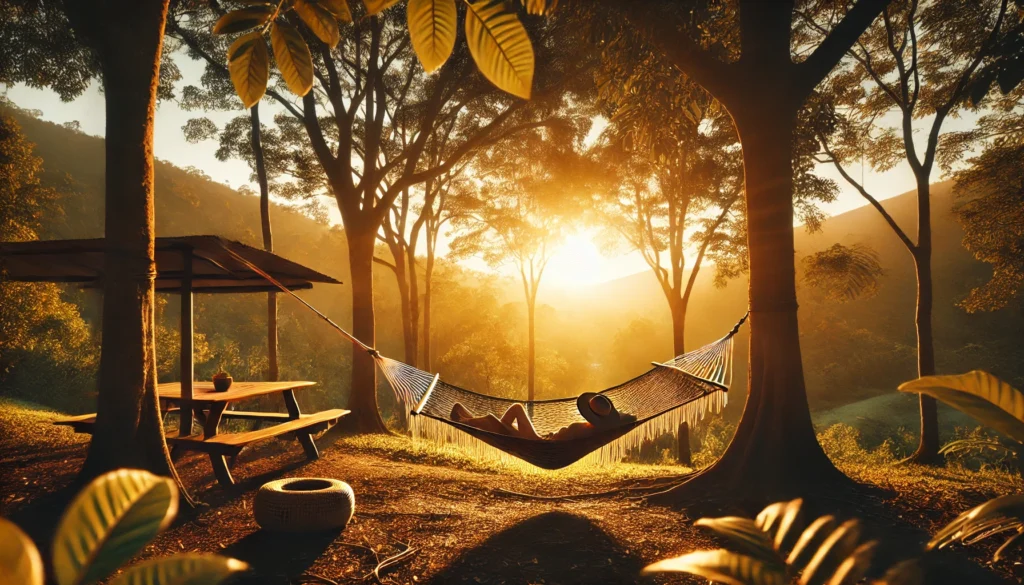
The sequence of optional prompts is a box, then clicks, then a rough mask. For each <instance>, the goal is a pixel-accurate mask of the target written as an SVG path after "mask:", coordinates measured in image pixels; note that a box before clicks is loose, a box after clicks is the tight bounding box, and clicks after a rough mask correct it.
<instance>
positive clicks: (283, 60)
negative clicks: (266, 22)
mask: <svg viewBox="0 0 1024 585" xmlns="http://www.w3.org/2000/svg"><path fill="white" fill-rule="evenodd" d="M270 45H271V46H272V47H273V48H274V58H275V59H277V68H278V69H279V70H280V71H281V76H282V77H284V82H285V83H286V84H287V85H288V89H290V90H291V92H292V93H294V94H295V95H300V96H301V95H306V94H307V93H309V90H310V89H312V87H313V57H312V56H311V55H310V54H309V47H308V46H306V41H305V40H304V39H303V38H302V35H301V34H299V31H298V30H296V29H295V27H294V26H292V25H290V24H288V23H284V22H274V24H273V25H271V27H270Z"/></svg>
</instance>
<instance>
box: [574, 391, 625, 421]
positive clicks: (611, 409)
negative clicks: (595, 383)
mask: <svg viewBox="0 0 1024 585" xmlns="http://www.w3.org/2000/svg"><path fill="white" fill-rule="evenodd" d="M594 398H597V399H598V401H601V402H607V404H608V413H607V414H599V413H598V412H595V410H594V405H592V404H591V401H592V400H593V399H594ZM576 408H578V409H579V411H580V414H582V415H583V418H585V419H587V422H589V423H590V424H592V425H594V426H595V427H608V426H614V425H615V424H617V423H618V422H619V420H620V418H621V417H620V415H619V411H618V410H615V403H613V402H612V401H611V399H610V398H608V397H607V396H605V395H604V394H598V393H597V392H584V393H583V394H580V396H579V398H577V399H576Z"/></svg>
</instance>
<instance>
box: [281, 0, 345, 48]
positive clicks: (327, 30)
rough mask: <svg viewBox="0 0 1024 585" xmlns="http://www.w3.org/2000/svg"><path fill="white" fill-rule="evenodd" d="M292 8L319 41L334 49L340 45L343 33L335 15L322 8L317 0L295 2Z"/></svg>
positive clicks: (297, 0) (296, 0)
mask: <svg viewBox="0 0 1024 585" xmlns="http://www.w3.org/2000/svg"><path fill="white" fill-rule="evenodd" d="M292 8H294V9H295V13H296V14H298V15H299V18H301V19H302V22H304V23H306V26H308V27H309V30H311V31H313V34H315V35H316V37H317V38H318V39H320V40H321V41H323V42H325V43H327V45H328V46H330V47H331V48H332V49H333V48H334V47H336V46H337V45H338V41H340V40H341V31H340V30H338V21H337V20H335V16H334V13H332V12H331V11H330V10H328V9H327V7H325V6H321V5H320V3H318V2H316V0H295V3H294V4H293V5H292Z"/></svg>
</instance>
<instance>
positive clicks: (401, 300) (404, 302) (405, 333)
mask: <svg viewBox="0 0 1024 585" xmlns="http://www.w3.org/2000/svg"><path fill="white" fill-rule="evenodd" d="M393 252H398V253H397V254H395V253H393V254H392V256H393V257H394V259H395V270H394V272H395V280H396V282H397V283H398V308H399V311H400V312H401V315H402V347H403V349H404V351H405V363H407V364H409V365H410V366H415V365H416V340H415V338H414V336H415V333H414V332H413V327H412V307H411V305H412V302H413V300H412V299H411V297H410V291H409V279H408V276H407V274H406V271H405V264H404V262H403V261H402V253H401V251H399V250H397V249H396V250H393Z"/></svg>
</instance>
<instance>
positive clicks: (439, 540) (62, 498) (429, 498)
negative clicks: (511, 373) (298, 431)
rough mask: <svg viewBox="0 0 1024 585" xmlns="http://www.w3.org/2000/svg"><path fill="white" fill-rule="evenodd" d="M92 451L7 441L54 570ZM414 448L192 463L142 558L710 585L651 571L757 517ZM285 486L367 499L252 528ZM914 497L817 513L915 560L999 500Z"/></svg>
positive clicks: (464, 577)
mask: <svg viewBox="0 0 1024 585" xmlns="http://www.w3.org/2000/svg"><path fill="white" fill-rule="evenodd" d="M0 430H3V429H0ZM7 430H8V431H9V430H11V429H7ZM8 436H9V435H8ZM81 440H82V438H81V437H77V438H69V439H68V440H67V441H65V442H64V443H62V444H60V445H32V444H30V445H27V446H26V445H22V444H18V443H12V442H10V441H8V442H7V443H0V513H2V514H3V515H5V516H9V517H11V518H13V519H14V521H15V522H17V523H19V524H20V525H21V526H23V527H24V528H25V529H26V531H27V532H29V534H30V535H31V536H32V537H33V538H34V539H36V541H37V542H38V543H40V545H41V548H43V552H44V557H45V556H46V555H47V551H46V548H47V547H46V542H47V541H48V540H49V539H50V538H52V530H53V526H54V525H55V524H56V522H57V519H58V517H59V513H60V510H61V509H62V507H63V505H65V504H66V502H67V501H68V498H69V497H70V496H71V495H72V494H73V493H74V489H75V488H74V486H73V481H74V476H75V473H76V472H77V470H78V469H79V467H80V465H81V463H82V461H83V458H84V453H85V444H84V443H83V442H81ZM409 444H410V441H409V440H407V439H403V438H389V439H358V438H356V439H342V440H339V441H337V442H333V443H332V442H331V441H326V440H323V439H322V440H321V446H322V456H321V458H320V459H319V460H317V461H314V462H307V461H306V460H305V458H304V457H303V454H302V450H301V448H299V447H298V445H297V444H295V443H294V442H287V443H286V442H283V441H274V442H271V443H268V444H266V445H263V446H259V447H256V448H254V449H252V450H248V451H246V452H244V453H243V454H242V455H241V456H240V457H239V458H238V461H237V463H236V466H235V468H234V473H235V476H236V479H238V480H239V484H238V485H237V486H235V487H234V488H232V489H228V490H225V489H223V488H221V487H220V486H218V485H217V484H216V483H215V481H214V479H213V477H212V473H211V470H210V466H209V461H208V460H207V459H206V458H205V456H201V455H198V454H197V455H189V456H186V457H183V458H182V459H181V460H180V461H179V467H178V468H179V472H180V473H181V475H182V479H183V481H184V483H185V485H186V486H187V487H188V488H189V489H190V490H191V491H192V493H193V495H194V496H195V497H197V498H198V499H199V500H200V501H201V502H202V504H201V505H200V506H199V507H198V508H196V509H194V510H188V509H184V510H183V511H182V512H181V513H180V514H179V517H178V519H177V521H176V522H175V523H174V524H173V525H172V526H171V527H170V528H169V529H168V530H167V531H166V532H164V533H163V534H162V535H160V536H159V537H158V538H157V540H156V541H155V542H154V543H153V544H152V545H151V546H150V547H148V548H147V549H146V550H145V551H144V552H143V554H142V555H141V557H140V558H146V557H150V556H158V555H165V554H172V553H177V552H186V551H196V552H215V553H219V554H224V555H228V556H232V557H235V558H238V559H241V560H243V561H245V562H247V563H249V564H250V566H251V567H252V569H253V570H252V571H251V572H250V573H249V574H247V575H245V576H244V577H243V578H242V579H241V582H244V583H268V584H271V583H272V584H282V585H283V584H292V583H316V582H320V583H327V584H329V583H330V582H335V583H357V582H373V581H374V578H373V576H372V571H373V569H374V567H375V566H376V565H377V564H378V562H379V561H380V560H383V559H385V558H387V557H389V556H391V555H394V554H396V553H399V552H401V551H403V550H405V549H406V548H407V547H412V548H414V549H416V552H415V554H413V555H411V556H409V557H408V559H407V560H405V561H403V562H401V563H400V564H398V565H397V566H395V567H393V568H392V569H390V570H388V571H386V572H384V573H383V574H381V576H380V577H381V581H382V582H385V583H415V584H422V583H437V584H442V583H469V584H480V583H488V584H489V583H495V584H500V583H508V584H574V583H609V584H615V583H703V582H705V581H704V580H699V579H695V578H692V577H688V576H685V575H673V576H664V575H662V576H657V577H641V576H640V570H641V569H642V568H643V567H644V566H645V565H647V564H648V563H651V562H654V561H657V560H660V559H663V558H666V557H669V556H675V555H678V554H682V553H685V552H689V551H692V550H695V549H702V548H715V547H716V543H715V542H714V541H713V539H712V538H710V537H709V536H708V535H707V534H706V533H705V532H704V531H702V530H700V529H696V528H694V526H693V520H694V519H695V518H697V517H699V516H701V515H733V514H750V513H751V512H756V510H757V508H758V506H755V505H753V504H751V505H749V506H748V507H747V508H742V507H730V506H726V507H723V506H722V505H718V504H714V503H713V502H712V501H711V500H713V494H709V501H708V502H694V503H693V505H692V506H690V507H688V508H686V509H669V508H664V507H659V506H653V505H649V504H648V503H646V502H645V501H644V500H642V499H631V498H628V497H626V496H622V495H617V496H612V497H600V498H591V497H579V498H571V499H559V500H538V499H532V498H523V497H519V496H514V495H510V494H507V493H505V491H512V492H520V493H528V494H546V495H549V496H550V495H556V494H557V495H560V494H581V493H587V492H600V491H605V490H609V489H612V488H616V487H621V486H622V485H624V484H626V483H631V482H634V481H636V478H637V477H640V476H644V475H646V476H651V477H655V476H658V475H662V476H664V475H667V474H674V473H679V472H680V471H681V470H682V468H678V467H671V466H631V465H620V466H615V467H612V468H610V469H578V470H573V469H571V468H570V470H569V471H563V472H558V473H547V472H544V473H541V472H530V471H524V470H515V469H513V470H508V469H501V468H495V467H493V466H488V465H486V464H480V463H476V462H474V461H471V460H467V459H460V458H458V457H456V456H452V457H448V456H446V455H443V454H442V455H438V454H437V453H431V452H428V451H417V450H416V449H413V448H410V447H409ZM281 476H312V477H318V476H320V477H334V478H339V479H342V480H344V481H347V482H348V483H349V484H351V486H352V488H353V489H354V490H355V493H356V502H357V504H356V506H357V507H356V514H355V517H354V519H353V520H352V522H351V523H350V524H349V526H348V527H347V528H346V529H345V530H344V531H336V532H330V533H326V534H311V535H301V536H296V535H277V534H272V533H267V532H264V531H261V530H260V529H259V527H258V526H257V525H256V523H255V522H254V520H253V519H252V514H251V510H252V503H253V498H254V496H255V493H256V490H257V489H258V488H259V486H260V485H262V483H264V482H265V481H268V480H270V479H274V478H277V477H281ZM932 479H934V481H938V482H940V483H939V484H935V485H943V486H945V484H942V483H941V482H952V483H951V484H950V485H958V484H957V483H956V478H955V477H954V478H953V479H950V478H949V477H947V476H944V475H942V474H937V475H936V476H935V477H934V478H932ZM928 481H931V480H928ZM908 485H911V487H909V488H908V487H906V486H904V487H899V486H886V488H887V490H888V491H881V492H879V491H878V490H876V493H880V494H881V495H871V496H868V495H866V496H864V499H858V501H857V502H854V503H851V502H848V501H847V502H844V501H841V500H829V499H828V498H825V499H824V500H821V502H819V503H818V504H816V505H817V507H819V508H821V509H822V510H825V511H830V512H835V513H838V514H840V515H852V514H855V515H858V516H861V517H865V518H866V519H867V520H868V521H869V522H872V521H875V522H877V523H878V525H879V526H886V527H887V528H886V529H885V532H889V536H890V537H892V536H893V535H894V534H895V533H894V532H893V529H890V528H888V527H889V526H890V525H897V526H899V528H898V529H897V532H899V533H900V535H901V536H899V537H898V540H900V541H902V542H904V544H912V545H913V546H917V545H919V544H920V543H921V542H923V541H924V540H926V539H927V535H926V532H927V531H930V530H933V529H934V528H935V527H936V526H938V525H940V524H941V523H944V522H947V521H949V520H950V519H952V518H953V517H954V516H955V515H956V513H958V512H959V511H962V510H963V509H966V506H968V505H969V504H970V505H973V504H972V502H974V503H980V502H981V501H984V499H986V498H987V497H991V495H992V494H991V491H992V490H991V489H988V488H986V489H973V490H972V489H964V490H960V491H955V490H954V491H952V492H948V491H947V489H946V487H943V488H941V489H935V487H934V485H931V484H928V483H927V481H926V482H925V483H922V484H921V485H919V486H918V488H919V489H918V488H913V485H914V484H913V483H911V484H908ZM894 487H895V488H897V489H899V490H902V491H895V490H894V489H893V488H894ZM503 490H505V491H503ZM915 490H916V491H915ZM950 494H952V495H950ZM950 498H952V499H950ZM992 544H993V546H995V545H998V543H997V542H993V543H992ZM991 551H992V547H988V548H985V547H982V548H980V549H977V550H972V551H971V553H970V554H971V555H972V556H973V558H974V559H975V561H977V560H981V559H984V558H985V555H986V554H991ZM960 556H962V555H960ZM960 556H958V559H959V560H957V561H956V562H957V563H959V565H962V567H961V569H963V567H966V569H963V570H966V571H967V573H968V574H970V575H972V576H971V577H969V580H963V578H961V579H960V580H958V581H957V582H964V583H987V582H991V583H1012V582H1015V581H1016V578H1015V577H1014V573H1015V572H1016V571H1017V569H1018V567H1019V564H1018V563H1017V561H1013V560H1011V561H1008V562H1005V563H1003V564H1002V565H1000V566H997V567H996V570H995V571H989V570H984V571H983V570H981V569H980V568H979V567H978V565H977V564H976V562H972V561H967V560H964V559H962V558H960ZM1018 560H1019V559H1018ZM324 578H326V579H329V580H330V581H327V580H324Z"/></svg>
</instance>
